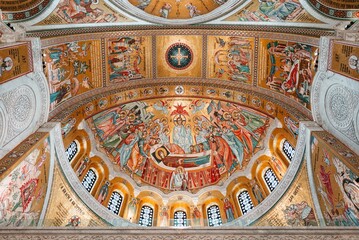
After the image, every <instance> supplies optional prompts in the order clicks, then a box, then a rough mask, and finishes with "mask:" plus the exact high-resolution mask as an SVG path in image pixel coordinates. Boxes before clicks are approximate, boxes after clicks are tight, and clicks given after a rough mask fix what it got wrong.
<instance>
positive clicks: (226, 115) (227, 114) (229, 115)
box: [223, 112, 232, 120]
mask: <svg viewBox="0 0 359 240" xmlns="http://www.w3.org/2000/svg"><path fill="white" fill-rule="evenodd" d="M223 118H224V120H230V119H231V118H232V116H231V114H230V113H229V112H224V113H223Z"/></svg>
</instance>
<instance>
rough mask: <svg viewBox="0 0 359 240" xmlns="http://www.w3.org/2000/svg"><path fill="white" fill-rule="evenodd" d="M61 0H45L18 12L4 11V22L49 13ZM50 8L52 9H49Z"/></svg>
mask: <svg viewBox="0 0 359 240" xmlns="http://www.w3.org/2000/svg"><path fill="white" fill-rule="evenodd" d="M59 2H60V0H43V1H41V2H40V3H39V4H37V5H36V6H33V7H31V8H29V9H27V10H22V11H18V12H8V11H6V12H5V11H4V12H2V14H1V15H2V18H3V21H4V22H23V21H28V20H30V19H33V18H35V17H37V16H40V15H41V14H42V13H45V14H44V15H46V16H47V15H48V14H50V13H51V12H52V10H54V9H55V7H56V6H57V4H58V3H59ZM49 10H50V11H49Z"/></svg>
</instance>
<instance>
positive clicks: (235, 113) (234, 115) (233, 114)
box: [232, 110, 241, 120]
mask: <svg viewBox="0 0 359 240" xmlns="http://www.w3.org/2000/svg"><path fill="white" fill-rule="evenodd" d="M240 116H241V114H240V112H239V111H238V110H234V111H233V112H232V118H233V119H234V120H237V119H239V118H240Z"/></svg>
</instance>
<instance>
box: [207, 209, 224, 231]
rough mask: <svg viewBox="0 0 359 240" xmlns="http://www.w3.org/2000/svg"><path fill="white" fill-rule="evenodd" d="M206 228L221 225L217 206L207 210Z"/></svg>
mask: <svg viewBox="0 0 359 240" xmlns="http://www.w3.org/2000/svg"><path fill="white" fill-rule="evenodd" d="M207 218H208V226H210V227H216V226H221V225H222V217H221V212H220V211H219V207H218V206H217V205H212V206H210V207H209V208H207Z"/></svg>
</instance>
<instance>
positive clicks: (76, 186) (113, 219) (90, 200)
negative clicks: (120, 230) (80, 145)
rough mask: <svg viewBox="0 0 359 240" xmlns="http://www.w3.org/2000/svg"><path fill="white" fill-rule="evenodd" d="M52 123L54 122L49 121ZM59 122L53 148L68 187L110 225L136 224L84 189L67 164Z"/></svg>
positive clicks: (55, 130)
mask: <svg viewBox="0 0 359 240" xmlns="http://www.w3.org/2000/svg"><path fill="white" fill-rule="evenodd" d="M51 124H54V123H51ZM60 125H61V124H60V123H58V125H57V126H56V127H55V129H54V133H53V137H54V141H55V149H56V154H57V157H58V161H59V163H60V164H59V165H60V166H61V169H62V171H63V173H64V175H65V176H66V178H67V181H68V182H69V185H70V187H71V188H72V189H73V190H74V192H76V194H77V195H78V196H79V198H80V199H81V200H82V201H83V203H84V204H85V205H87V206H88V208H89V209H91V210H92V211H93V212H94V213H95V214H97V215H98V216H99V217H100V218H102V219H103V220H104V221H105V222H108V223H109V224H110V225H112V226H121V227H128V226H137V227H139V226H138V225H135V224H133V223H130V222H129V221H127V220H124V219H123V218H121V217H119V216H117V215H115V214H113V213H112V212H111V211H108V209H107V208H105V207H104V206H102V205H101V204H100V203H99V202H98V201H97V200H96V199H95V198H94V197H93V196H92V195H91V194H90V193H89V192H87V191H86V189H85V188H84V187H83V186H82V184H81V182H80V181H79V178H78V177H77V175H76V174H75V172H74V171H73V169H72V167H71V165H70V164H69V162H68V160H67V157H66V153H65V148H64V143H63V140H62V134H61V127H60Z"/></svg>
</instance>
